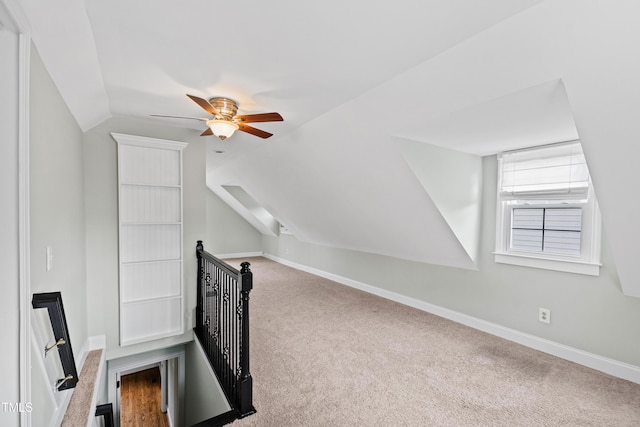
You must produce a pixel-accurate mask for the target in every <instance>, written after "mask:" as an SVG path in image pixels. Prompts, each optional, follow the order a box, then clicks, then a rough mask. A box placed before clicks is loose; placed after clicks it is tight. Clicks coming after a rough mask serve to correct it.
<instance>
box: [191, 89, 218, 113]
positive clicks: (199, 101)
mask: <svg viewBox="0 0 640 427" xmlns="http://www.w3.org/2000/svg"><path fill="white" fill-rule="evenodd" d="M187 96H188V97H189V98H191V99H192V100H193V101H194V102H195V103H196V104H198V105H199V106H201V107H202V108H203V109H204V110H205V111H206V112H207V113H209V114H211V115H213V116H219V115H220V113H219V112H218V110H216V109H215V108H213V105H211V104H210V103H209V101H207V100H206V99H202V98H198V97H197V96H193V95H189V94H187Z"/></svg>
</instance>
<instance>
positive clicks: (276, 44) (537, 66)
mask: <svg viewBox="0 0 640 427" xmlns="http://www.w3.org/2000/svg"><path fill="white" fill-rule="evenodd" d="M20 3H21V4H22V6H23V9H24V10H25V12H26V15H27V17H28V19H29V21H30V22H31V24H32V26H33V28H32V36H33V39H34V42H35V44H36V46H37V48H38V51H39V52H40V54H41V56H42V58H43V60H44V62H45V64H46V66H47V69H48V70H49V72H50V74H51V75H52V77H53V79H54V81H55V82H56V84H57V86H58V88H59V90H60V92H61V94H62V96H63V98H64V99H65V101H66V102H67V104H68V105H69V107H70V109H71V111H72V113H73V114H74V116H75V117H76V119H77V121H78V123H79V125H80V127H81V128H82V129H83V130H88V129H90V128H91V127H93V126H95V125H97V124H98V123H100V122H102V121H104V120H105V119H107V118H109V117H111V116H129V117H136V118H140V119H144V120H155V121H156V122H157V123H161V122H162V123H165V124H173V125H175V126H182V127H186V128H190V129H193V132H194V133H196V132H198V133H199V132H201V131H202V130H203V126H202V123H201V122H198V121H191V120H180V119H159V118H150V117H149V115H150V114H169V115H179V116H198V117H202V114H203V111H202V110H200V109H199V107H198V106H197V105H195V104H194V103H193V102H192V101H191V100H189V99H188V98H187V97H186V96H185V94H186V93H189V94H193V95H197V96H201V97H203V98H208V97H212V96H226V97H230V98H233V99H235V100H237V101H238V102H239V104H240V112H241V113H245V114H250V113H258V112H270V111H278V112H280V113H281V114H282V115H283V117H284V119H285V120H284V122H282V123H268V124H264V125H263V124H260V125H259V126H258V125H256V127H260V128H262V129H264V130H267V131H269V132H273V133H274V134H275V136H274V137H272V138H270V139H268V140H261V139H259V138H256V137H254V136H251V135H248V134H243V133H237V134H236V135H234V136H233V137H232V138H231V139H229V140H226V141H219V140H217V139H215V137H212V136H210V137H206V138H203V139H204V141H205V142H204V143H205V144H207V168H208V169H207V170H208V172H207V185H208V186H209V188H211V190H212V191H214V192H216V193H217V194H218V195H219V196H220V197H222V198H223V199H224V200H226V201H227V202H228V203H229V204H230V205H231V206H232V207H234V208H235V209H236V210H237V211H238V212H239V213H240V214H241V215H243V216H245V218H247V219H248V220H249V221H250V222H252V224H254V225H255V226H256V228H258V229H259V230H260V231H261V232H263V233H265V234H269V233H271V232H272V231H271V230H272V228H270V227H269V226H264V224H263V223H260V221H256V220H255V215H253V214H252V212H251V209H250V208H248V207H247V206H248V205H247V203H244V204H243V203H241V202H240V201H239V198H238V194H239V192H240V193H241V194H242V195H243V198H245V199H246V198H248V199H249V200H251V201H252V202H251V203H255V204H256V205H259V206H261V207H263V208H265V209H266V211H268V212H269V213H270V214H272V215H273V216H275V218H277V219H278V220H279V221H280V222H282V223H284V224H285V225H286V226H287V227H288V228H289V229H291V230H292V231H293V233H294V234H295V236H296V237H297V238H299V239H301V240H304V241H308V242H312V243H317V244H322V245H329V246H335V247H341V248H349V249H355V250H361V251H366V252H373V253H378V254H384V255H390V256H395V257H400V258H405V259H410V260H415V261H420V262H427V263H434V264H442V265H449V266H455V267H461V268H471V269H473V268H476V262H477V256H478V254H477V251H478V242H479V227H480V197H481V190H482V187H481V185H482V182H481V177H482V162H481V156H484V155H488V154H494V153H496V152H498V151H502V150H506V149H513V148H519V147H525V146H531V145H537V144H544V143H551V142H559V141H567V140H572V139H576V138H578V137H579V138H580V139H581V140H582V142H583V146H584V150H585V153H586V155H587V160H588V162H589V166H590V169H591V173H592V176H593V178H594V183H595V186H596V192H597V194H598V197H599V200H600V203H601V207H602V211H603V217H604V220H605V228H606V230H607V232H608V236H609V239H610V243H611V246H612V247H613V251H614V253H615V255H616V265H617V268H618V273H619V275H620V278H621V282H622V288H623V291H624V292H625V293H627V294H628V295H635V296H640V283H639V281H638V280H637V279H636V278H637V277H640V267H638V266H636V265H637V264H639V263H637V262H636V261H635V259H634V258H635V257H633V256H632V255H631V254H630V253H629V251H633V249H634V248H633V245H632V243H630V242H631V241H632V240H633V241H637V240H640V228H639V227H638V226H637V225H636V224H637V221H635V219H634V216H633V215H632V214H629V212H637V211H639V210H640V202H637V201H635V200H629V199H630V198H629V197H626V196H624V195H622V194H621V193H620V191H619V188H620V187H621V185H622V183H627V182H629V181H630V180H635V181H637V178H636V177H635V175H634V174H633V172H634V169H635V165H634V164H633V162H632V161H631V160H630V159H629V156H625V155H624V154H623V155H622V156H621V157H622V158H620V156H618V155H616V154H615V153H616V149H619V150H622V151H623V153H625V152H628V153H629V154H632V153H633V154H637V152H638V151H637V149H636V148H635V145H632V144H631V143H630V142H629V141H630V138H631V137H635V136H636V135H638V133H639V132H638V131H640V129H637V127H638V124H637V123H640V121H638V120H637V119H634V118H633V117H632V116H630V114H629V113H630V111H633V110H635V111H637V100H638V96H639V91H638V89H639V88H640V86H639V84H638V83H637V82H636V80H637V75H638V73H637V72H638V65H639V64H638V60H637V59H636V57H637V54H636V52H635V51H636V46H635V44H636V42H637V41H638V40H639V35H640V30H638V29H636V28H637V27H638V26H637V25H636V24H635V22H633V20H632V18H631V17H633V16H639V14H638V12H640V10H639V9H640V7H639V6H638V5H636V4H635V2H633V1H616V2H613V4H611V3H609V2H607V3H608V4H606V5H605V4H604V3H605V2H598V1H595V0H594V1H580V0H560V1H541V0H487V1H483V2H478V1H472V0H429V1H416V0H411V1H410V0H398V1H395V2H382V1H378V2H375V1H374V2H366V1H353V2H345V1H336V0H329V1H324V2H298V1H293V0H275V1H270V2H242V1H241V2H220V1H211V0H193V1H189V2H184V1H183V2H178V1H167V0H162V1H150V0H140V1H125V0H110V1H98V0H87V1H83V0H73V1H67V2H64V4H60V3H59V2H42V1H38V0H21V1H20ZM219 152H222V153H219ZM613 163H615V167H612V166H611V165H612V164H613ZM443 165H445V166H444V167H443ZM630 237H631V238H632V239H630Z"/></svg>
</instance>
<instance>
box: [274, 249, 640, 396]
mask: <svg viewBox="0 0 640 427" xmlns="http://www.w3.org/2000/svg"><path fill="white" fill-rule="evenodd" d="M263 256H264V257H265V258H268V259H270V260H273V261H276V262H278V263H280V264H283V265H286V266H288V267H291V268H295V269H297V270H301V271H305V272H307V273H311V274H314V275H316V276H320V277H323V278H325V279H328V280H332V281H334V282H337V283H340V284H342V285H346V286H349V287H352V288H355V289H359V290H361V291H364V292H368V293H370V294H374V295H377V296H379V297H382V298H386V299H389V300H391V301H395V302H398V303H400V304H404V305H408V306H410V307H413V308H417V309H419V310H422V311H426V312H428V313H431V314H435V315H437V316H440V317H443V318H445V319H449V320H452V321H454V322H457V323H461V324H463V325H466V326H469V327H471V328H474V329H477V330H480V331H483V332H486V333H489V334H491V335H495V336H498V337H500V338H504V339H507V340H509V341H513V342H516V343H518V344H521V345H524V346H526V347H529V348H533V349H535V350H539V351H542V352H544V353H547V354H551V355H553V356H556V357H560V358H562V359H565V360H569V361H571V362H574V363H578V364H580V365H582V366H586V367H588V368H592V369H595V370H598V371H601V372H604V373H606V374H609V375H612V376H614V377H617V378H622V379H625V380H628V381H632V382H634V383H637V384H640V367H638V366H635V365H631V364H628V363H624V362H620V361H618V360H615V359H610V358H607V357H604V356H600V355H597V354H594V353H590V352H587V351H583V350H580V349H577V348H573V347H569V346H567V345H564V344H560V343H558V342H555V341H550V340H547V339H544V338H540V337H537V336H535V335H531V334H528V333H525V332H521V331H518V330H515V329H511V328H507V327H505V326H502V325H498V324H496V323H492V322H488V321H486V320H482V319H479V318H477V317H473V316H469V315H467V314H464V313H460V312H458V311H455V310H450V309H448V308H444V307H440V306H438V305H435V304H430V303H428V302H425V301H422V300H419V299H416V298H412V297H408V296H406V295H402V294H399V293H396V292H392V291H389V290H386V289H381V288H378V287H375V286H371V285H368V284H366V283H362V282H358V281H357V280H353V279H349V278H346V277H342V276H339V275H337V274H333V273H329V272H326V271H323V270H319V269H317V268H314V267H309V266H307V265H303V264H298V263H296V262H293V261H289V260H287V259H283V258H279V257H277V256H274V255H272V254H268V253H265V254H264V255H263Z"/></svg>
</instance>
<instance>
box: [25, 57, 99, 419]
mask: <svg viewBox="0 0 640 427" xmlns="http://www.w3.org/2000/svg"><path fill="white" fill-rule="evenodd" d="M30 84H31V86H30V97H31V99H30V153H29V155H30V178H29V179H30V203H31V212H30V213H31V224H30V225H31V242H30V244H31V248H30V250H31V255H30V257H31V271H30V276H31V291H32V292H33V293H38V292H54V291H60V292H61V294H62V300H63V304H64V310H65V315H66V318H67V325H68V327H69V334H70V338H71V344H72V347H73V352H74V356H75V358H76V359H78V358H79V356H80V355H81V350H82V347H83V345H85V344H86V341H87V338H88V336H89V335H88V330H87V288H86V283H85V278H86V271H85V264H86V263H85V260H86V258H85V234H84V222H85V215H84V185H83V159H82V132H81V131H80V128H79V127H78V125H77V124H76V121H75V119H74V118H73V116H72V115H71V113H70V112H69V110H68V108H67V106H66V104H65V103H64V101H63V100H62V97H61V96H60V94H59V93H58V90H57V89H56V86H55V84H54V83H53V81H52V80H51V78H50V76H49V74H48V72H47V70H46V69H45V67H44V64H43V63H42V60H41V59H40V56H39V55H38V53H37V51H36V49H35V47H32V50H31V83H30ZM47 246H50V247H51V248H52V250H53V264H52V268H51V270H50V271H47V270H46V247H47ZM33 353H34V357H36V355H37V356H38V357H42V354H41V352H37V351H35V352H33ZM32 366H34V367H37V366H38V364H37V363H36V361H35V360H33V361H32ZM41 375H42V372H41V371H40V370H39V369H37V368H34V369H33V370H32V385H33V387H32V393H33V406H34V411H33V412H34V414H33V418H34V422H35V421H37V420H38V419H43V420H48V418H50V417H49V416H48V415H47V414H43V411H45V409H44V408H47V410H50V409H52V407H51V406H50V405H48V406H45V405H44V402H41V401H37V399H40V398H44V397H45V396H46V393H44V391H43V390H41V388H42V387H43V385H45V386H46V381H45V380H44V379H43V378H41V377H40V376H41Z"/></svg>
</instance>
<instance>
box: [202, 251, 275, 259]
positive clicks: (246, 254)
mask: <svg viewBox="0 0 640 427" xmlns="http://www.w3.org/2000/svg"><path fill="white" fill-rule="evenodd" d="M263 255H264V253H262V252H238V253H231V254H215V255H214V256H215V257H216V258H219V259H230V258H253V257H258V256H263Z"/></svg>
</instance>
